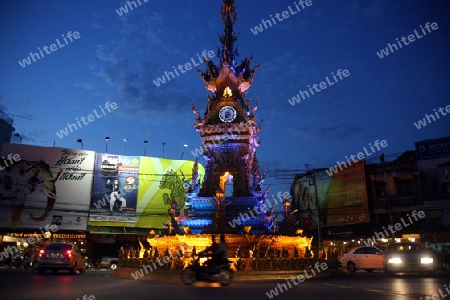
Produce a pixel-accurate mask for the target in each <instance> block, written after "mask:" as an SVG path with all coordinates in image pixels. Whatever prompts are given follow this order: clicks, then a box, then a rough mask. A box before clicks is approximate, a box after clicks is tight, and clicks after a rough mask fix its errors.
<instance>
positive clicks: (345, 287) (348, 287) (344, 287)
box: [322, 283, 354, 289]
mask: <svg viewBox="0 0 450 300" xmlns="http://www.w3.org/2000/svg"><path fill="white" fill-rule="evenodd" d="M322 284H323V285H329V286H335V287H339V288H341V289H354V287H352V286H348V285H343V284H335V283H322Z"/></svg>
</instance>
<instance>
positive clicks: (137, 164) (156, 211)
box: [89, 154, 205, 229]
mask: <svg viewBox="0 0 450 300" xmlns="http://www.w3.org/2000/svg"><path fill="white" fill-rule="evenodd" d="M102 155H104V156H103V157H100V156H102ZM98 156H99V157H98V158H97V162H96V166H95V168H96V171H95V179H94V188H93V193H92V195H93V196H92V202H91V217H90V220H89V225H90V226H120V227H123V226H125V227H139V228H161V229H165V228H167V225H166V224H167V223H168V211H169V210H170V208H171V207H174V206H176V207H177V209H178V210H180V211H182V210H183V207H184V205H185V201H186V200H187V196H186V193H187V192H188V191H189V189H190V187H192V185H193V180H194V181H197V182H200V180H201V179H202V178H204V174H205V169H204V167H203V166H202V165H200V164H195V162H194V161H188V160H171V159H164V158H158V157H144V156H141V157H131V156H128V157H127V156H114V155H106V154H98ZM117 164H119V166H118V165H117ZM137 168H138V169H137ZM119 170H121V171H120V172H119ZM193 170H195V172H196V174H197V175H195V176H194V178H193V176H192V174H193ZM115 179H117V180H119V184H120V186H121V187H122V189H123V191H124V192H122V193H123V194H124V195H123V198H125V200H126V207H127V209H125V208H124V209H123V211H122V212H119V211H118V209H117V207H116V208H114V207H113V210H112V212H111V202H110V199H111V196H110V195H111V194H112V193H114V191H111V190H109V189H107V188H106V185H107V183H108V180H110V183H111V182H113V180H115ZM127 180H128V181H127ZM114 198H115V199H117V197H116V196H115V195H114ZM118 204H120V203H118ZM113 205H114V204H113ZM132 209H134V214H133V215H132V214H131V212H133V210H132Z"/></svg>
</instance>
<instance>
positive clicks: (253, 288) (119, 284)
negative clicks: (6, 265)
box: [0, 269, 450, 300]
mask: <svg viewBox="0 0 450 300" xmlns="http://www.w3.org/2000/svg"><path fill="white" fill-rule="evenodd" d="M281 284H286V281H251V282H233V283H232V284H231V285H230V286H229V287H216V286H215V285H213V284H206V283H205V284H196V285H195V286H184V285H183V284H181V282H179V281H169V280H133V279H120V278H116V277H113V276H112V273H111V271H87V272H86V273H85V274H77V275H73V276H71V275H69V274H68V273H64V272H61V273H58V274H56V275H53V274H51V273H48V274H46V275H44V276H39V275H37V271H35V270H15V269H12V270H7V269H0V299H2V300H9V299H27V300H28V299H33V300H40V299H42V300H44V299H45V300H53V299H58V300H76V299H82V298H83V295H87V297H86V298H85V299H89V298H88V297H89V296H91V298H90V300H92V299H94V298H93V297H95V299H99V300H103V299H104V300H107V299H108V300H115V299H117V300H122V299H126V300H140V299H153V300H159V299H162V300H178V299H180V300H190V299H208V300H222V299H223V300H225V299H226V300H239V299H248V300H250V299H269V297H268V295H267V293H269V292H270V291H271V290H273V289H275V288H279V286H281ZM444 284H445V285H446V286H447V287H449V286H450V276H449V274H448V273H447V274H444V275H440V276H434V277H426V278H422V277H419V276H406V277H405V276H400V277H394V278H389V277H385V276H384V274H383V273H381V272H373V273H366V272H357V273H355V274H350V273H344V274H343V275H340V276H336V277H329V278H317V279H314V278H312V279H308V280H306V281H304V282H302V283H299V284H297V285H294V284H293V283H291V288H289V286H288V285H287V284H286V288H287V289H288V290H283V292H282V293H280V291H279V290H278V294H279V295H278V296H275V295H274V294H273V293H272V299H274V298H275V299H277V300H282V299H296V300H298V299H314V300H320V299H332V300H338V299H345V300H349V299H350V300H353V299H364V300H375V299H377V300H378V299H383V300H403V299H420V297H423V298H422V299H425V296H426V295H428V296H431V295H433V294H436V293H437V294H439V289H441V291H442V293H443V295H445V294H450V293H448V292H446V289H445V286H444ZM448 289H449V290H450V288H448ZM430 299H431V298H430ZM437 299H446V300H447V299H449V300H450V295H449V296H448V297H447V296H445V297H442V296H440V298H437Z"/></svg>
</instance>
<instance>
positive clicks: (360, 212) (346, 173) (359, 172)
mask: <svg viewBox="0 0 450 300" xmlns="http://www.w3.org/2000/svg"><path fill="white" fill-rule="evenodd" d="M364 167H365V164H364V160H360V161H358V162H356V163H354V164H352V165H351V166H350V167H349V168H342V170H339V171H338V172H337V173H334V174H332V176H330V175H328V174H327V172H326V171H328V170H326V171H320V172H316V173H315V177H316V180H315V182H316V183H315V184H316V186H317V195H318V201H316V187H315V186H314V178H313V175H312V173H311V174H309V175H307V174H304V175H303V176H300V178H298V179H297V180H296V181H295V182H294V186H293V191H294V201H297V202H298V205H297V207H299V214H300V220H299V221H300V222H301V224H302V229H304V230H311V229H316V228H317V212H318V211H320V219H321V220H320V226H321V227H324V226H326V227H333V226H345V225H352V224H360V223H369V222H370V215H369V206H368V199H367V189H366V180H365V171H364ZM312 172H313V171H312Z"/></svg>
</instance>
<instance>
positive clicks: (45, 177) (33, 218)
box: [0, 144, 95, 230]
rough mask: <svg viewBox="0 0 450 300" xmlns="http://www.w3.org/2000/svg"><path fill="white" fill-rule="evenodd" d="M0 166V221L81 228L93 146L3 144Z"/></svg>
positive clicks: (84, 225) (84, 224) (18, 225)
mask: <svg viewBox="0 0 450 300" xmlns="http://www.w3.org/2000/svg"><path fill="white" fill-rule="evenodd" d="M2 156H3V157H6V158H7V157H8V156H9V157H14V156H16V158H18V157H20V160H17V161H14V160H13V162H14V163H13V164H11V163H9V162H10V161H6V162H5V161H3V165H2V166H1V167H0V169H1V171H0V227H7V228H30V229H39V228H44V227H45V226H46V225H52V224H55V225H57V226H58V230H60V229H69V230H86V228H87V220H88V212H89V199H90V198H91V187H92V178H93V167H94V159H95V152H93V151H86V150H77V149H64V148H56V147H39V146H29V145H19V144H5V145H3V149H2Z"/></svg>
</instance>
